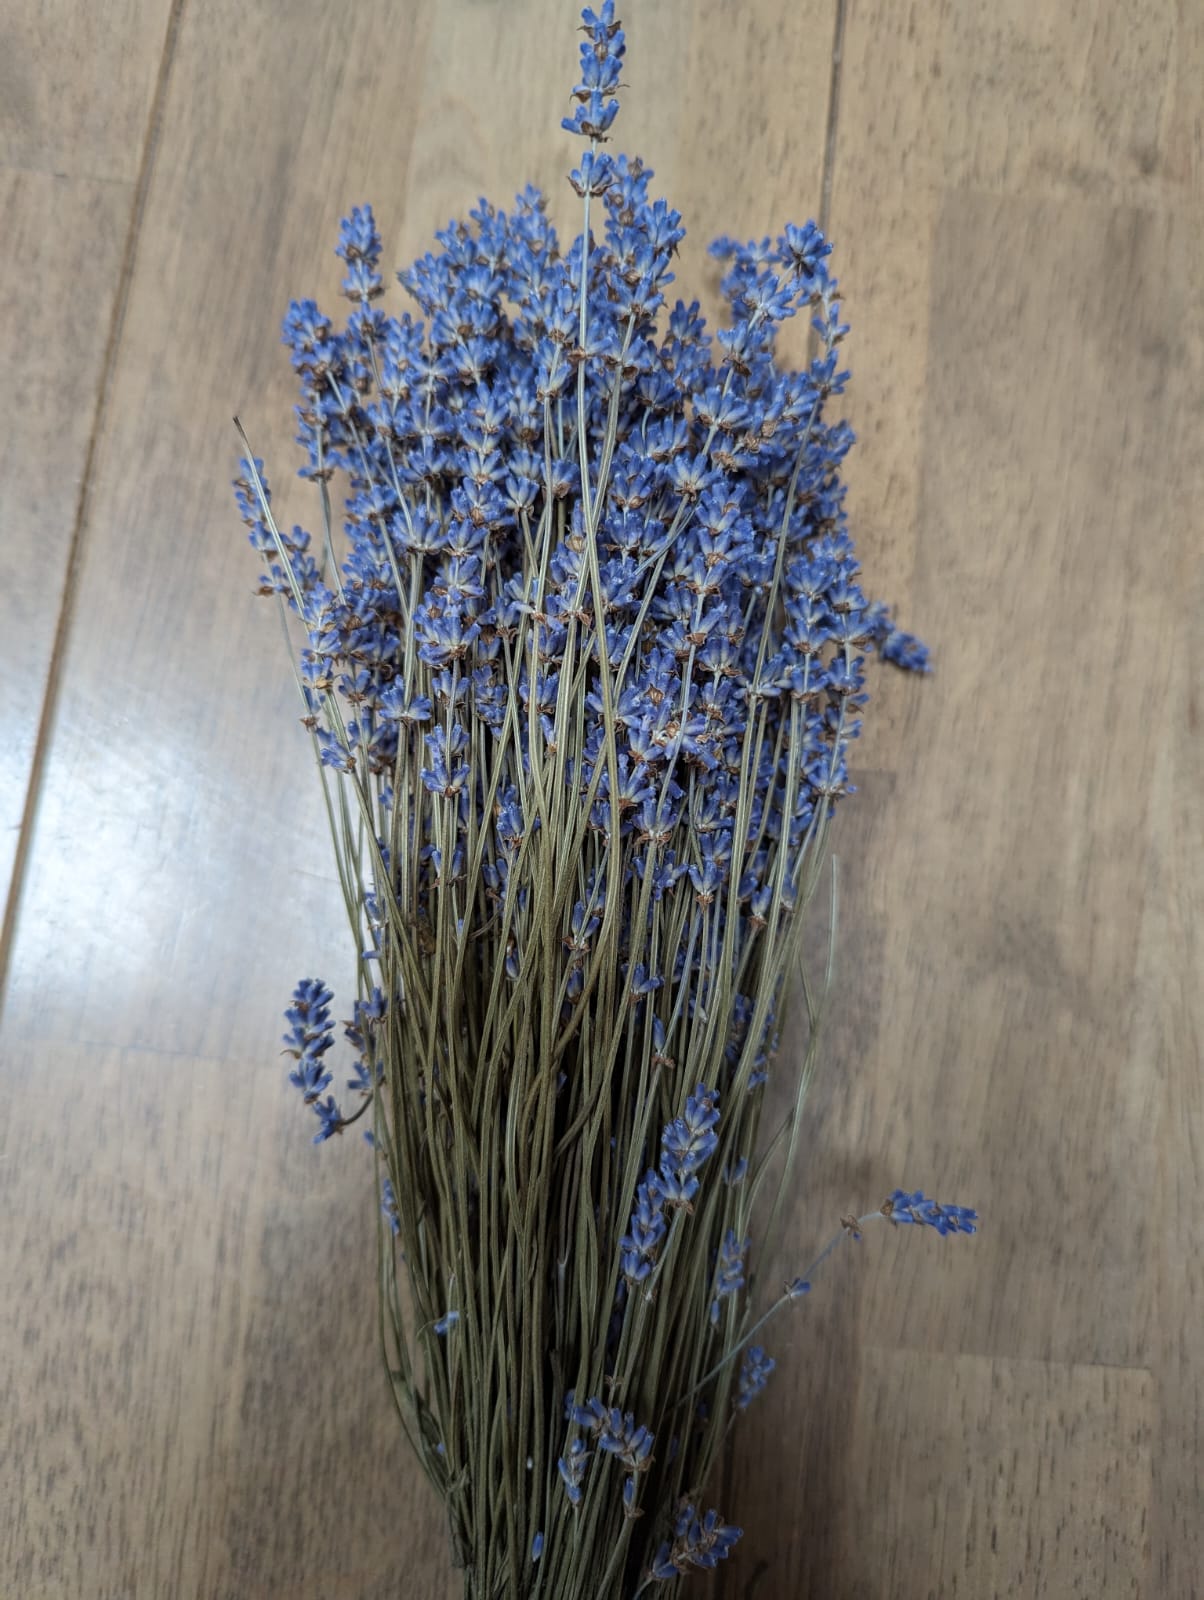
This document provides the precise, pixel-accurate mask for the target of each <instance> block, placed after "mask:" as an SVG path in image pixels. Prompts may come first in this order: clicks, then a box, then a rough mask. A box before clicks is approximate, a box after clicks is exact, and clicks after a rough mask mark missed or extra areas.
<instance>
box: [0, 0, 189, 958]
mask: <svg viewBox="0 0 1204 1600" xmlns="http://www.w3.org/2000/svg"><path fill="white" fill-rule="evenodd" d="M169 11H170V5H169V0H138V3H137V4H131V5H128V6H126V7H124V8H117V7H108V8H106V14H105V15H104V16H103V17H102V16H101V12H100V10H99V8H97V9H94V10H89V11H87V12H86V13H84V14H82V15H81V14H80V13H79V8H78V7H76V6H74V5H71V4H65V5H63V4H60V5H57V6H56V5H53V4H52V5H40V6H37V7H34V6H32V5H22V6H20V7H10V8H8V9H7V10H6V11H5V14H4V16H3V17H0V234H2V236H3V238H4V242H5V248H4V250H3V251H2V252H0V303H2V304H3V306H4V308H5V314H4V318H3V323H2V325H0V370H3V372H4V373H5V374H6V375H7V377H8V381H7V383H6V384H5V386H4V393H3V397H2V398H0V413H2V415H3V426H2V427H0V530H2V531H3V537H2V539H0V638H3V640H4V646H5V648H4V658H5V659H4V665H3V668H2V669H0V670H2V672H3V686H4V689H5V701H6V707H7V714H6V719H5V735H6V737H5V738H4V740H3V742H2V744H0V908H2V907H3V906H4V905H5V902H7V901H8V897H9V889H10V884H11V881H12V875H13V867H14V858H15V857H16V855H17V842H18V833H19V829H20V827H21V824H22V820H23V817H24V813H25V808H26V803H27V799H28V798H29V793H30V788H31V778H32V775H33V770H34V761H35V753H36V750H37V744H38V738H39V730H40V728H41V725H42V723H43V720H44V717H45V716H47V715H50V714H52V710H53V694H52V692H51V684H52V668H53V663H54V656H55V650H56V639H58V638H59V635H60V629H59V621H60V617H62V616H63V614H64V607H65V606H66V604H67V600H68V588H69V579H68V569H69V565H70V562H71V557H72V551H73V549H74V548H75V541H76V536H77V532H78V528H79V524H80V518H81V515H82V510H83V500H84V498H85V490H86V488H87V479H88V474H89V460H90V451H91V447H92V443H93V440H94V438H95V436H96V429H97V424H98V406H99V404H100V399H101V394H102V391H103V387H104V384H105V381H106V377H107V373H108V370H109V359H110V356H111V354H112V351H113V348H114V336H115V331H116V324H117V322H118V320H119V316H120V310H121V305H122V290H123V285H124V276H125V273H124V269H125V265H126V260H127V254H128V248H129V246H130V244H131V242H132V239H131V231H132V225H133V223H134V220H135V217H134V213H135V209H136V206H137V202H138V195H139V188H138V179H139V175H140V172H141V171H142V168H143V166H144V163H145V159H146V155H147V152H148V143H149V140H150V135H151V129H150V115H151V108H152V102H153V92H154V88H155V84H156V80H157V76H158V72H159V67H160V63H161V60H162V56H163V51H164V38H165V30H166V26H167V21H168V16H169ZM14 909H15V908H14V907H9V911H10V913H11V911H12V910H14ZM11 927H12V918H11V915H10V916H9V917H8V918H6V919H5V928H6V931H11ZM3 942H4V940H3V938H0V946H2V945H3Z"/></svg>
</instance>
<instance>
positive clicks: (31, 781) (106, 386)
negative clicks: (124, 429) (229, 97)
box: [0, 0, 185, 1016]
mask: <svg viewBox="0 0 1204 1600" xmlns="http://www.w3.org/2000/svg"><path fill="white" fill-rule="evenodd" d="M184 4H185V0H172V4H171V10H170V12H169V13H168V18H167V27H166V29H165V31H164V36H163V52H162V55H161V57H160V59H159V71H158V74H157V76H156V78H155V90H154V93H153V95H152V96H151V105H150V111H149V113H148V116H147V123H146V134H145V136H144V138H143V141H142V159H141V161H140V162H139V166H138V177H137V180H136V181H135V184H134V198H133V203H132V205H131V207H130V220H129V225H128V227H127V229H126V236H125V244H124V247H123V249H122V255H121V268H120V271H119V273H118V278H117V292H116V294H115V295H114V296H113V310H112V313H111V315H110V318H109V332H108V337H107V338H106V340H105V349H104V356H103V358H102V361H101V368H100V383H99V385H98V386H97V393H96V405H95V407H94V409H93V412H92V426H91V428H90V430H89V433H88V447H87V450H86V452H85V454H84V465H83V470H82V472H81V474H80V484H79V494H78V496H77V497H76V502H75V516H74V519H73V521H72V526H71V542H70V544H69V545H68V547H67V566H66V571H65V573H64V576H63V597H62V601H61V603H60V605H59V614H58V620H57V622H56V624H55V630H54V642H53V644H52V646H51V651H50V663H49V666H48V667H47V670H46V684H45V689H44V691H43V694H42V710H41V715H40V717H39V719H38V729H37V735H36V737H35V739H34V747H33V756H32V759H31V761H30V764H29V778H28V780H27V783H26V788H25V804H24V806H23V807H22V810H21V822H20V825H19V827H18V831H17V848H16V852H15V854H14V857H13V866H12V874H11V876H10V878H9V884H8V897H7V900H6V902H5V907H4V921H3V924H0V1016H2V1015H3V1007H4V1001H5V997H6V994H7V989H8V971H9V962H10V959H11V956H12V949H13V944H14V943H15V940H16V932H17V921H18V917H19V913H20V905H21V899H22V895H23V892H24V887H25V877H26V873H27V871H28V868H29V856H30V847H31V842H32V839H33V833H34V827H35V824H36V821H37V813H38V808H39V805H40V802H41V796H42V784H43V780H44V777H45V771H46V759H47V755H48V752H49V749H50V742H51V738H52V735H53V732H54V724H55V720H56V715H57V710H58V700H59V693H60V689H61V683H62V674H63V661H64V658H65V656H66V653H67V643H68V639H69V637H70V633H71V623H72V617H73V614H74V610H75V598H76V588H77V585H78V580H79V572H80V567H81V564H82V556H83V546H84V534H85V532H86V529H87V524H88V515H89V512H90V511H91V500H92V493H91V491H92V474H93V470H94V468H95V465H96V456H97V449H98V442H99V439H100V434H101V424H102V421H103V419H104V416H105V412H106V409H107V407H108V402H109V397H110V394H111V393H112V389H113V378H114V373H115V370H116V366H117V353H118V350H119V349H120V345H121V335H122V332H123V330H124V327H125V318H126V311H127V309H128V307H129V299H130V288H131V285H132V283H133V278H134V261H135V257H136V255H137V248H138V237H139V234H140V233H141V230H142V218H143V214H144V212H145V210H146V201H147V196H148V194H149V192H150V181H151V176H152V174H153V172H154V166H155V156H156V154H157V152H158V148H159V140H160V136H161V133H162V126H163V112H164V105H165V101H166V98H167V85H168V80H169V78H170V76H171V68H172V63H173V61H174V59H175V53H176V41H177V38H178V35H179V31H180V22H181V18H182V15H183V11H184Z"/></svg>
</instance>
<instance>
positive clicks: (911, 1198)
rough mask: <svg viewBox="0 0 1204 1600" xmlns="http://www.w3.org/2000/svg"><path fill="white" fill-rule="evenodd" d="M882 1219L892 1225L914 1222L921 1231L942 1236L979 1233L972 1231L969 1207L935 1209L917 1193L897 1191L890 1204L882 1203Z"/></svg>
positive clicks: (973, 1214)
mask: <svg viewBox="0 0 1204 1600" xmlns="http://www.w3.org/2000/svg"><path fill="white" fill-rule="evenodd" d="M882 1215H883V1216H884V1217H889V1219H890V1220H891V1222H915V1223H918V1224H920V1226H922V1227H926V1228H935V1229H936V1231H937V1232H938V1233H939V1234H942V1235H944V1234H947V1233H977V1231H978V1230H977V1228H976V1227H975V1224H976V1223H977V1221H978V1212H977V1211H971V1210H970V1208H969V1206H942V1205H938V1204H937V1202H936V1201H935V1200H927V1199H925V1197H924V1194H923V1191H922V1190H920V1189H917V1190H916V1192H915V1193H914V1194H908V1193H907V1191H906V1190H905V1189H896V1190H895V1192H894V1194H892V1195H891V1197H890V1199H889V1200H884V1201H883V1202H882Z"/></svg>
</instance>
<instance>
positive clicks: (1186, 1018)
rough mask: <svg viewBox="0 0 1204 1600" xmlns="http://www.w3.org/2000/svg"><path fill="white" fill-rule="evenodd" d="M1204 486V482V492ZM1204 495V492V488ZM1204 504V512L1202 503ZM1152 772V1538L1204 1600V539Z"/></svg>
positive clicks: (1147, 914)
mask: <svg viewBox="0 0 1204 1600" xmlns="http://www.w3.org/2000/svg"><path fill="white" fill-rule="evenodd" d="M1201 487H1204V486H1201ZM1197 493H1198V491H1197ZM1195 503H1196V504H1199V500H1198V498H1197V499H1196V502H1195ZM1183 594H1184V600H1185V605H1186V614H1187V617H1188V618H1189V619H1194V622H1192V621H1189V624H1188V626H1186V627H1182V628H1180V629H1178V630H1176V636H1175V641H1174V645H1173V656H1172V673H1171V683H1170V692H1169V693H1168V695H1167V697H1166V700H1165V703H1164V705H1163V707H1162V711H1161V716H1160V722H1161V731H1160V737H1159V741H1158V752H1157V756H1156V759H1155V763H1154V768H1153V773H1152V784H1151V794H1150V825H1149V835H1148V848H1147V854H1146V873H1147V882H1148V883H1149V894H1148V896H1147V901H1146V906H1145V910H1144V912H1143V915H1142V920H1141V934H1140V940H1139V944H1138V962H1137V982H1136V985H1135V992H1134V1023H1133V1037H1132V1047H1131V1048H1132V1062H1131V1071H1132V1073H1133V1075H1134V1076H1137V1075H1139V1074H1140V1075H1142V1076H1144V1075H1145V1074H1147V1073H1150V1072H1152V1071H1153V1072H1156V1073H1157V1075H1158V1078H1159V1083H1160V1087H1161V1090H1162V1096H1163V1099H1162V1123H1161V1127H1160V1129H1159V1152H1158V1153H1159V1161H1158V1199H1159V1204H1160V1215H1161V1226H1160V1228H1159V1230H1158V1243H1157V1245H1156V1247H1155V1253H1156V1259H1157V1270H1158V1316H1157V1321H1156V1324H1155V1328H1154V1340H1153V1350H1154V1355H1153V1363H1154V1375H1155V1378H1156V1380H1157V1400H1158V1411H1157V1419H1156V1438H1157V1450H1156V1452H1155V1455H1154V1512H1153V1517H1152V1519H1151V1522H1152V1528H1151V1533H1152V1539H1153V1547H1154V1557H1155V1569H1154V1570H1155V1575H1156V1580H1157V1581H1156V1584H1155V1586H1154V1590H1153V1592H1155V1593H1157V1594H1168V1595H1169V1594H1176V1595H1178V1594H1181V1595H1183V1596H1185V1600H1200V1596H1201V1595H1204V1519H1202V1518H1201V1515H1200V1508H1201V1507H1202V1506H1204V1376H1202V1374H1204V1267H1202V1265H1201V1263H1204V1070H1202V1068H1204V1002H1202V1000H1201V996H1204V942H1202V940H1201V928H1202V926H1204V852H1202V851H1201V848H1200V843H1201V840H1204V800H1202V798H1201V797H1202V796H1204V755H1202V753H1201V745H1200V702H1201V691H1202V690H1204V633H1202V631H1201V628H1200V626H1199V618H1200V617H1201V616H1204V545H1200V544H1197V547H1196V551H1195V570H1194V574H1193V575H1192V577H1191V578H1190V580H1189V581H1188V582H1187V583H1185V584H1184V586H1183Z"/></svg>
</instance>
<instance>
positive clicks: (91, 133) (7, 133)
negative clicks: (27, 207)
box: [0, 0, 173, 184]
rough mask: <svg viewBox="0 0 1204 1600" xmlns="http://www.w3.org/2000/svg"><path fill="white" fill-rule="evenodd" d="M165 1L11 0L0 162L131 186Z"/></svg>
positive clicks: (158, 56) (2, 25)
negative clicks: (85, 2)
mask: <svg viewBox="0 0 1204 1600" xmlns="http://www.w3.org/2000/svg"><path fill="white" fill-rule="evenodd" d="M172 10H173V6H172V3H171V0H106V3H105V4H104V5H103V6H87V5H79V4H77V3H76V0H16V3H15V4H13V5H7V6H5V8H4V15H3V17H2V18H0V167H14V168H21V169H25V170H28V171H33V172H43V173H46V174H57V175H59V176H69V177H73V178H90V179H93V180H96V181H105V182H119V183H130V184H132V183H134V182H135V181H136V180H137V177H138V173H139V170H140V168H141V165H142V151H143V143H144V141H145V138H146V128H147V119H148V117H149V115H150V109H151V103H152V101H153V99H154V94H155V85H156V81H157V79H158V75H159V68H160V64H161V62H162V59H163V53H164V45H165V42H166V39H167V34H168V30H169V26H170V18H171V14H172Z"/></svg>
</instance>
